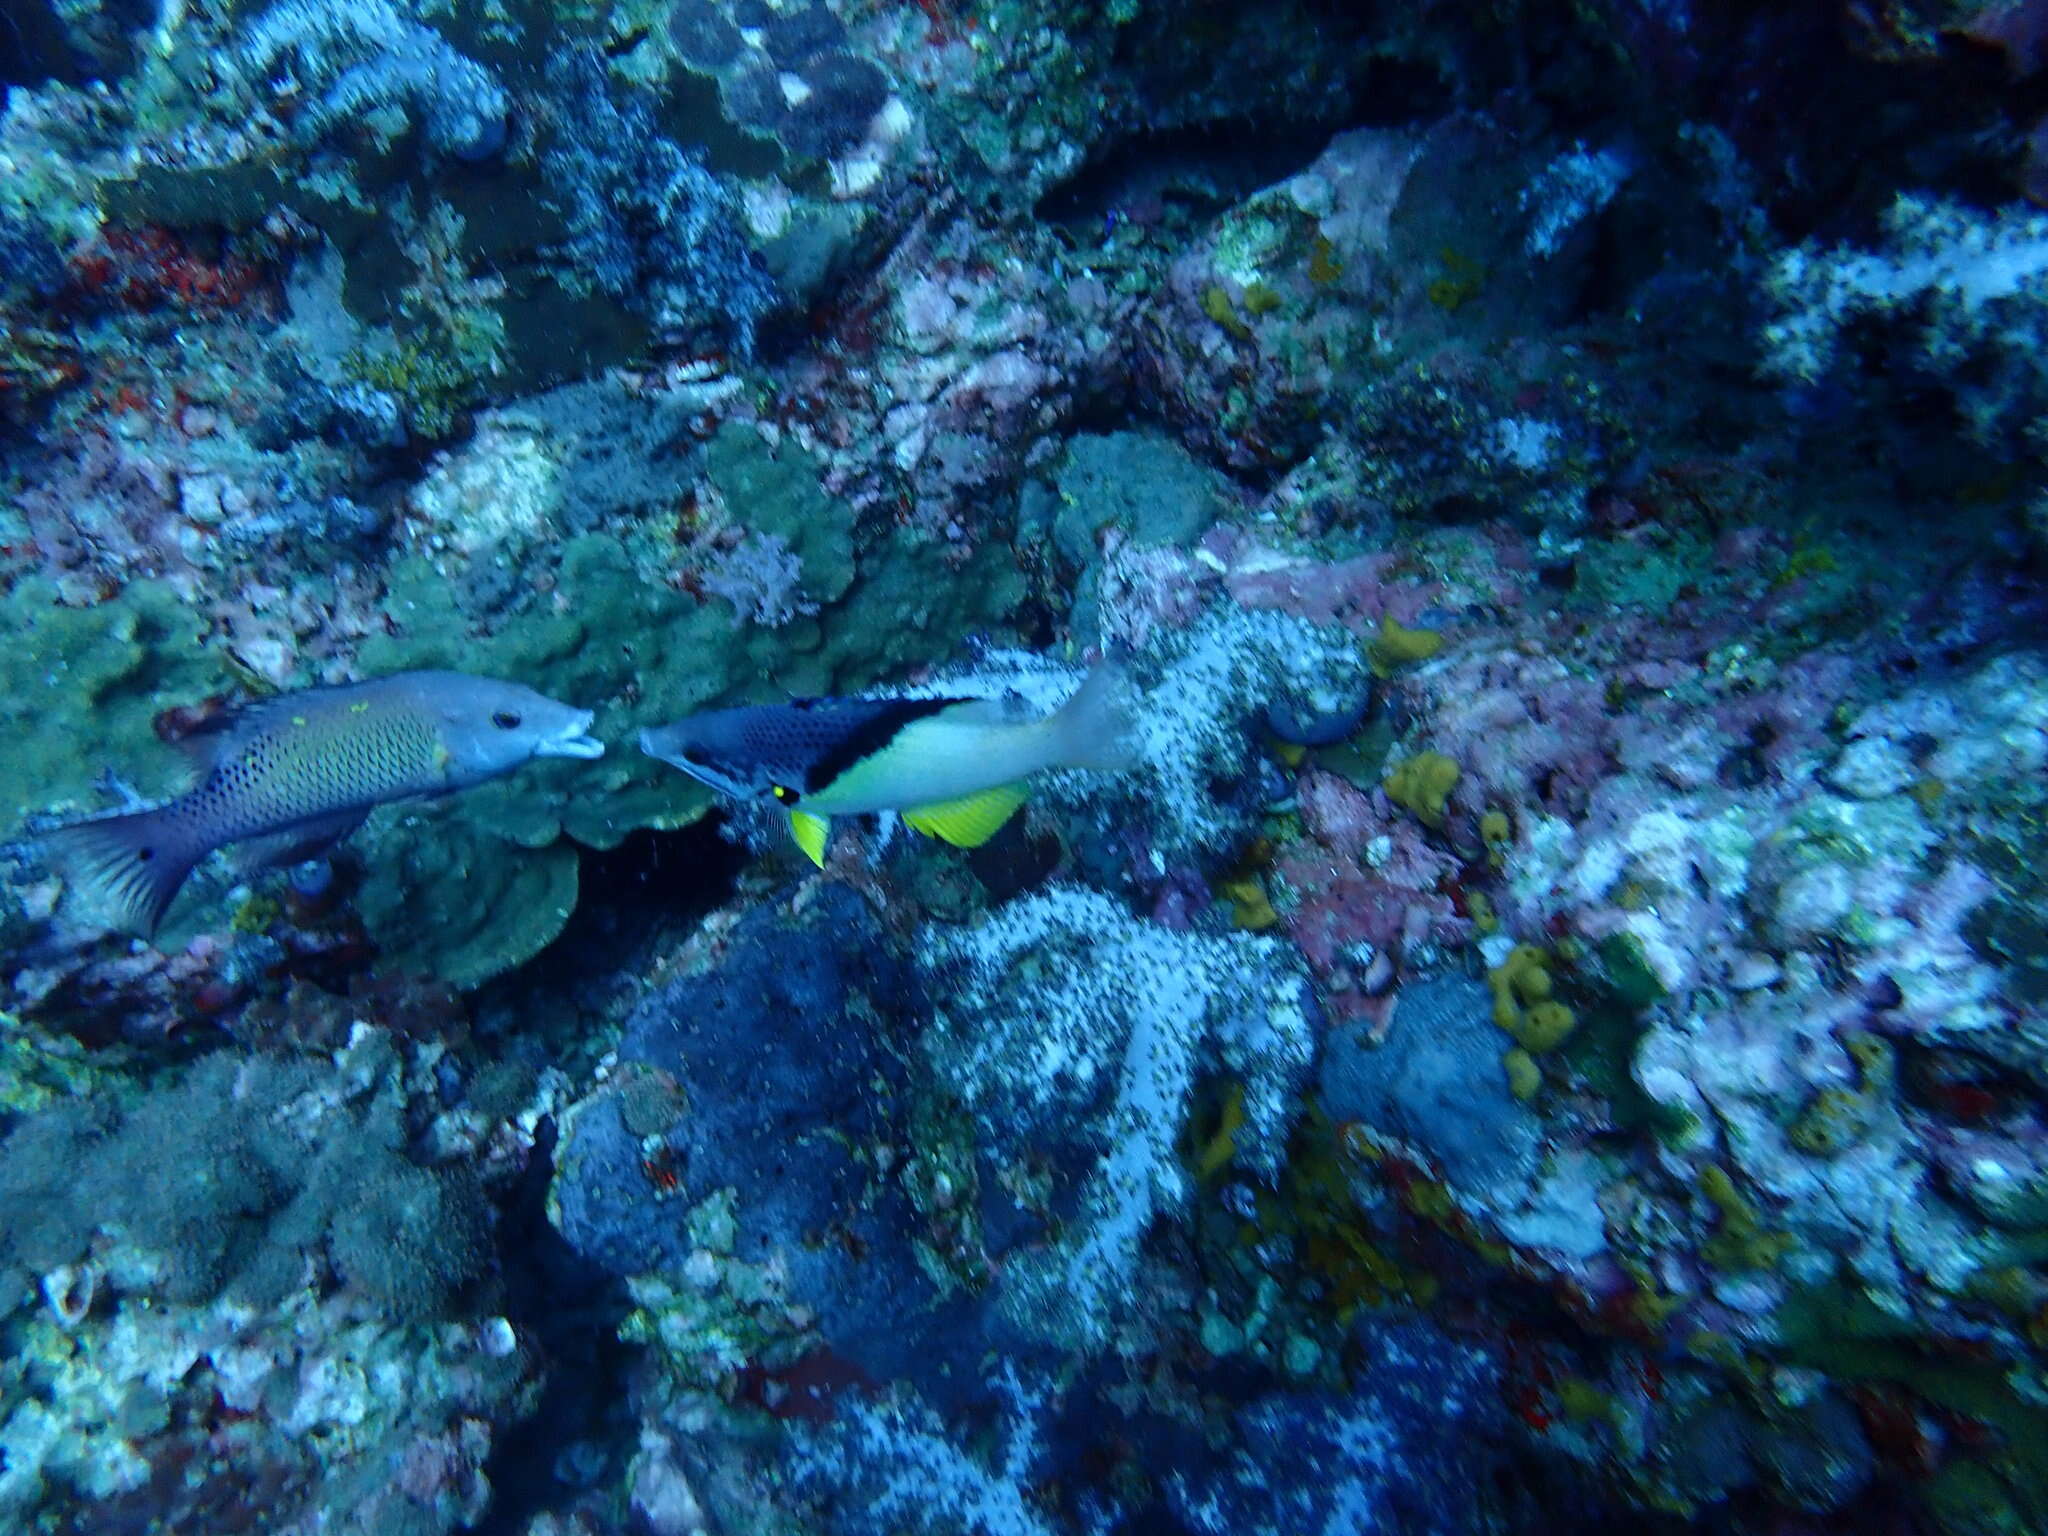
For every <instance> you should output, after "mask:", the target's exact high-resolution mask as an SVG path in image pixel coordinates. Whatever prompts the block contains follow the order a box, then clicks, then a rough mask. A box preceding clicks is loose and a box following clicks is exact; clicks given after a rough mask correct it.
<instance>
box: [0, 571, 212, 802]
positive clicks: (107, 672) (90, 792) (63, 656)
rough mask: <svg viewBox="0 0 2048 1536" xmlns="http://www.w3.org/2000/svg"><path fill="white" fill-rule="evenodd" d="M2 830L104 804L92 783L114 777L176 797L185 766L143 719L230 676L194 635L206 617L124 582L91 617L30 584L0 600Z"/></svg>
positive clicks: (41, 585)
mask: <svg viewBox="0 0 2048 1536" xmlns="http://www.w3.org/2000/svg"><path fill="white" fill-rule="evenodd" d="M0 623H4V626H5V628H6V632H7V635H8V639H9V642H10V643H9V644H8V645H7V646H6V648H5V649H4V651H0V730H4V732H5V735H6V739H7V743H8V746H7V750H6V752H5V753H0V821H4V822H5V824H6V827H7V828H8V829H9V830H12V829H14V828H17V827H19V826H20V824H21V821H22V818H23V817H25V816H28V815H30V814H32V813H35V812H43V811H56V812H63V813H79V812H85V811H90V810H97V809H100V808H102V807H103V805H104V802H103V800H102V799H101V798H100V797H99V796H98V795H96V794H95V792H94V785H95V783H96V782H97V781H98V780H99V779H100V777H101V776H102V775H103V774H106V773H108V772H112V773H113V774H114V775H115V776H116V777H117V778H118V779H120V780H121V782H122V783H124V784H126V785H127V786H129V787H130V788H132V789H134V790H136V791H137V792H138V793H140V794H144V795H148V796H152V797H154V796H162V795H169V794H173V793H176V792H177V791H179V790H181V789H183V788H184V787H185V785H186V782H187V780H188V779H189V778H190V773H189V770H188V769H187V767H186V765H185V762H184V760H183V759H182V758H181V757H180V756H179V754H178V753H176V752H174V751H172V750H170V749H169V748H167V747H165V746H164V744H163V743H162V742H160V741H159V740H158V739H157V736H156V732H155V730H154V729H153V726H152V722H153V721H154V719H155V717H156V714H157V712H158V711H159V710H161V709H163V708H165V707H166V706H168V705H171V704H180V703H190V702H192V701H194V700H196V699H199V698H202V697H204V696H205V695H207V694H209V693H216V692H220V691H223V690H225V689H227V688H228V687H230V686H231V685H232V684H233V682H234V679H233V677H232V676H231V675H230V673H229V672H228V671H227V667H226V661H225V658H224V657H223V656H222V654H221V653H220V652H218V651H214V650H211V649H209V648H208V647H207V646H206V645H205V643H204V642H203V641H202V640H201V638H200V636H201V634H202V633H203V631H204V630H205V628H206V624H205V620H204V619H203V618H202V617H201V616H200V615H198V614H196V613H194V612H192V611H191V610H190V609H188V608H187V607H186V606H185V605H184V604H183V603H182V602H180V601H179V599H178V597H177V595H176V594H175V593H173V592H172V591H171V589H170V588H169V587H168V586H166V585H165V584H164V583H162V582H158V581H137V582H131V583H129V585H128V586H127V587H125V588H124V589H123V590H122V591H121V592H120V594H119V595H118V596H116V597H113V598H110V599H109V600H108V601H106V602H104V603H101V604H98V605H97V606H95V607H91V608H67V607H63V606H61V605H60V604H59V603H58V601H57V590H56V588H55V587H54V586H52V585H51V584H50V583H49V582H47V581H44V580H42V579H40V578H35V579H31V580H27V581H24V582H22V583H20V584H19V585H18V586H16V587H15V589H14V590H13V591H12V592H11V593H10V594H8V596H7V597H6V598H5V599H4V600H0Z"/></svg>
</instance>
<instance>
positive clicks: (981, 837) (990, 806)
mask: <svg viewBox="0 0 2048 1536" xmlns="http://www.w3.org/2000/svg"><path fill="white" fill-rule="evenodd" d="M1028 793H1029V791H1027V790H1026V789H1025V788H1024V786H1023V785H1022V784H998V785H997V786H996V787H995V788H994V789H984V790H978V791H977V792H975V793H974V794H971V795H962V796H961V797H960V798H959V799H957V800H941V801H940V802H939V803H938V804H936V805H915V806H909V807H906V808H905V810H904V812H903V820H904V822H905V823H906V824H907V825H909V826H910V827H912V828H914V829H915V830H917V831H919V832H922V833H924V834H925V835H926V836H927V837H936V838H940V839H942V840H943V841H945V842H949V843H951V844H952V845H953V846H954V847H955V848H979V847H980V846H981V845H982V844H983V843H985V842H987V841H988V840H989V839H990V838H992V837H994V836H995V835H996V833H997V832H999V831H1001V830H1002V826H1003V823H1004V822H1006V821H1008V820H1009V819H1010V818H1011V817H1012V816H1014V815H1016V814H1017V807H1019V806H1020V805H1022V804H1023V803H1024V800H1025V796H1026V795H1027V794H1028Z"/></svg>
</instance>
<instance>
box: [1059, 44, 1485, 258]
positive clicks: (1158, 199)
mask: <svg viewBox="0 0 2048 1536" xmlns="http://www.w3.org/2000/svg"><path fill="white" fill-rule="evenodd" d="M1367 76H1368V77H1367V79H1366V80H1364V81H1362V82H1361V84H1360V88H1359V90H1358V91H1357V93H1356V94H1357V97H1358V99H1359V101H1360V102H1361V103H1362V104H1365V105H1362V106H1361V107H1360V108H1359V109H1356V110H1353V111H1351V112H1348V113H1345V114H1342V115H1341V116H1339V117H1336V118H1329V117H1322V118H1314V119H1298V120H1288V119H1269V118H1226V119H1221V120H1212V121H1208V122H1200V123H1191V124H1188V125H1186V126H1184V127H1179V128H1171V129H1164V130H1160V131H1158V132H1144V133H1137V134H1131V135H1127V136H1125V137H1122V138H1118V139H1114V140H1110V141H1108V142H1105V143H1103V144H1100V145H1098V146H1097V147H1096V152H1095V153H1094V154H1093V155H1091V156H1090V157H1089V159H1088V160H1087V162H1086V163H1085V164H1084V165H1082V167H1081V168H1080V169H1079V170H1078V171H1076V172H1075V173H1074V174H1073V175H1072V176H1069V177H1068V178H1067V179H1066V180H1064V181H1062V182H1060V183H1059V184H1058V185H1056V186H1054V187H1052V188H1051V189H1049V190H1048V191H1047V192H1046V193H1045V195H1044V196H1043V197H1041V198H1040V199H1039V200H1038V206H1037V208H1036V209H1035V210H1034V212H1035V213H1036V215H1037V217H1038V218H1039V219H1041V220H1042V221H1044V222H1046V223H1048V224H1054V225H1058V226H1059V227H1061V228H1063V229H1065V230H1068V231H1069V232H1071V233H1073V234H1075V235H1076V236H1078V237H1079V238H1081V239H1083V240H1087V239H1091V238H1094V237H1096V236H1098V235H1099V234H1100V233H1101V232H1102V231H1103V229H1104V227H1105V225H1106V224H1107V223H1109V222H1110V221H1112V220H1114V219H1117V218H1123V217H1139V218H1142V219H1144V220H1145V221H1146V222H1153V221H1155V220H1156V221H1157V222H1160V223H1162V224H1164V225H1166V226H1167V227H1168V228H1169V229H1172V228H1177V227H1180V226H1183V225H1185V226H1188V227H1192V226H1194V225H1196V224H1199V223H1201V222H1203V221H1206V220H1207V219H1210V218H1213V217H1214V216H1215V215H1217V214H1219V213H1221V212H1223V211H1224V210H1225V209H1226V208H1230V207H1233V206H1235V205H1236V204H1238V203H1240V202H1242V201H1244V199H1245V198H1246V197H1248V196H1250V195H1251V194H1252V193H1254V192H1256V191H1258V190H1259V189H1260V188H1261V187H1269V186H1271V185H1273V184H1274V183H1275V182H1278V181H1281V180H1284V179H1285V178H1286V177H1288V176H1291V175H1293V174H1294V173H1295V172H1297V171H1299V170H1302V169H1303V168H1304V167H1306V166H1308V165H1309V164H1310V163H1312V162H1313V161H1314V160H1315V158H1316V157H1317V156H1318V155H1320V154H1321V153H1322V152H1323V149H1324V147H1325V146H1326V145H1327V144H1328V143H1329V142H1330V140H1331V138H1333V137H1334V136H1335V135H1337V134H1339V133H1343V132H1346V131H1348V130H1350V129H1353V128H1374V127H1388V126H1393V125H1397V124H1400V123H1405V122H1411V121H1428V120H1430V119H1432V118H1434V117H1436V116H1438V115H1440V114H1441V113H1443V112H1444V111H1446V110H1448V109H1449V107H1450V104H1451V93H1450V89H1449V86H1448V85H1447V84H1446V83H1445V81H1444V80H1443V79H1442V78H1441V77H1440V76H1438V75H1436V74H1435V73H1434V72H1432V71H1430V70H1427V69H1424V68H1421V67H1418V66H1414V65H1409V64H1404V63H1400V62H1397V61H1393V60H1382V61H1376V62H1375V63H1374V65H1373V66H1372V68H1371V69H1370V70H1369V71H1368V72H1367Z"/></svg>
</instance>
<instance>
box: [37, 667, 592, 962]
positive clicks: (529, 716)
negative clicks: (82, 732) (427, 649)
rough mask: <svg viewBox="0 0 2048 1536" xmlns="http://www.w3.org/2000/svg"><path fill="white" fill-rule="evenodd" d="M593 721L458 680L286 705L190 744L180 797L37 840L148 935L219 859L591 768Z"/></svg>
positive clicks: (111, 909) (477, 681)
mask: <svg viewBox="0 0 2048 1536" xmlns="http://www.w3.org/2000/svg"><path fill="white" fill-rule="evenodd" d="M590 721H591V715H590V712H589V711H587V710H580V709H574V708H571V707H570V706H569V705H566V704H560V703H557V702H555V701H554V700H553V699H549V698H545V697H543V696H542V695H540V694H538V693H535V692H534V691H533V690H532V689H530V688H526V687H522V686H521V685H519V684H517V683H506V682H500V681H497V680H496V679H492V678H481V677H470V676H467V675H465V674H463V673H459V672H406V673H399V674H397V675H395V676H392V677H385V678H378V679H376V680H375V681H372V682H366V683H351V684H345V685H342V686H340V687H335V688H318V689H312V690H309V691H307V692H304V693H297V694H288V695H285V696H283V697H281V698H277V699H271V700H267V701H265V702H263V703H260V704H256V705H252V706H250V707H249V708H247V709H244V710H241V711H239V712H237V713H235V714H232V715H229V716H227V717H226V718H224V719H223V720H221V721H219V722H217V723H216V724H214V725H212V726H210V727H209V728H208V729H206V730H205V731H204V732H203V733H202V734H200V735H198V736H195V737H192V738H188V740H187V742H186V745H187V747H188V748H190V749H191V750H193V751H194V752H195V754H197V755H198V756H199V759H200V762H201V766H202V768H203V770H204V771H203V776H202V777H201V779H200V781H199V783H198V784H196V785H195V786H194V787H193V788H192V789H191V790H190V791H188V792H187V793H186V794H183V795H181V796H179V797H178V798H177V799H175V800H172V801H169V802H168V803H166V804H164V805H161V806H158V807H156V808H154V809H152V810H146V811H138V812H134V813H131V814H128V815H122V816H110V817H105V818H102V819H100V820H97V821H89V822H83V823H81V824H79V825H77V826H72V827H66V828H62V829H60V830H58V831H56V832H53V833H50V834H49V835H48V839H47V841H48V844H49V847H50V850H51V853H52V856H53V858H54V859H55V860H56V862H57V864H58V866H59V867H60V868H61V869H63V870H64V871H65V872H66V873H67V874H68V875H69V876H70V877H71V879H72V881H73V882H74V883H75V884H76V885H78V886H79V887H81V888H82V889H84V890H85V891H86V892H87V893H88V894H89V895H90V896H91V897H94V898H97V899H98V900H99V901H100V902H102V903H103V904H104V905H105V906H106V907H107V909H108V913H109V915H110V917H111V918H112V919H113V920H114V922H115V923H116V925H117V926H120V927H123V928H127V929H129V930H131V931H133V932H136V933H140V934H144V935H148V934H152V933H154V932H155V931H156V928H157V926H158V924H159V923H160V922H161V921H162V920H163V914H164V912H165V910H166V909H167V908H168V907H169V906H170V903H171V900H172V898H173V897H175V896H176V895H177V893H178V890H179V888H180V887H181V886H182V885H183V884H184V882H185V879H186V877H187V875H189V874H190V873H191V871H192V868H193V866H194V865H196V864H197V863H198V862H199V861H200V860H201V859H203V858H205V857H206V856H207V855H208V854H209V853H211V852H213V850H214V849H216V848H220V847H224V846H226V845H228V844H231V843H243V842H247V841H249V840H253V839H262V840H264V841H265V842H266V843H269V842H272V841H273V840H274V841H275V843H276V845H277V846H278V847H279V848H280V849H282V848H290V849H291V850H292V851H293V852H294V853H295V854H296V855H297V856H301V857H303V856H304V855H305V852H306V851H307V850H308V849H310V848H312V847H317V846H319V845H322V844H325V843H330V842H332V841H334V840H335V839H337V838H339V837H342V836H345V835H346V834H347V833H348V832H350V831H352V830H353V829H354V828H355V827H356V826H357V825H358V824H359V823H360V822H361V821H362V819H363V817H365V816H366V815H368V814H369V812H370V811H371V810H372V809H374V808H375V807H377V806H379V805H384V804H387V803H389V802H391V801H394V800H406V799H414V798H419V797H424V796H431V795H440V794H447V793H449V792H451V791H454V790H458V789H464V788H467V787H469V786H471V785H474V784H481V783H483V782H484V781H485V780H487V779H492V778H496V777H497V776H498V775H499V774H502V773H508V772H510V771H511V770H512V769H514V768H517V767H519V766H520V765H521V764H523V763H525V762H528V761H530V760H531V759H533V758H536V757H581V758H591V757H597V756H599V755H601V754H602V752H603V751H604V748H603V746H602V745H601V744H600V743H598V742H597V741H595V740H594V739H592V738H591V737H590V735H589V734H588V731H589V726H590Z"/></svg>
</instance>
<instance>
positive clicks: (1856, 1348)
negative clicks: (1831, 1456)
mask: <svg viewBox="0 0 2048 1536" xmlns="http://www.w3.org/2000/svg"><path fill="white" fill-rule="evenodd" d="M1773 1321H1774V1323H1775V1325H1776V1328H1777V1330H1778V1336H1779V1340H1780V1343H1779V1346H1778V1348H1777V1349H1775V1350H1774V1351H1773V1352H1772V1353H1773V1355H1774V1356H1775V1357H1776V1358H1779V1359H1782V1360H1784V1361H1786V1362H1788V1363H1790V1364H1793V1365H1800V1366H1805V1367H1808V1368H1809V1369H1812V1370H1817V1371H1820V1372H1822V1373H1823V1374H1825V1375H1827V1376H1829V1377H1830V1378H1832V1379H1833V1380H1835V1381H1837V1382H1841V1383H1884V1384H1889V1385H1891V1386H1894V1387H1898V1388H1902V1389H1904V1390H1905V1391H1907V1392H1909V1393H1911V1394H1913V1395H1914V1396H1915V1397H1918V1398H1921V1399H1923V1400H1924V1401H1926V1402H1928V1403H1932V1404H1934V1405H1935V1406H1937V1407H1939V1408H1943V1409H1946V1410H1947V1411H1948V1412H1950V1413H1952V1414H1956V1415H1960V1416H1961V1417H1962V1418H1964V1419H1965V1420H1967V1421H1970V1422H1973V1423H1976V1424H1980V1425H1988V1426H1989V1427H1990V1428H1991V1429H1992V1430H1993V1431H1995V1432H1996V1433H1995V1437H1994V1439H1993V1444H1992V1447H1991V1448H1990V1449H1988V1450H1986V1451H1985V1452H1984V1453H1983V1454H1982V1455H1981V1456H1974V1457H1973V1456H1967V1455H1965V1456H1958V1457H1955V1458H1953V1459H1951V1460H1950V1462H1949V1463H1948V1465H1947V1466H1946V1467H1945V1468H1944V1469H1943V1472H1942V1473H1941V1474H1939V1475H1937V1477H1936V1478H1935V1480H1934V1482H1933V1484H1931V1485H1930V1486H1929V1488H1928V1494H1927V1497H1928V1503H1929V1505H1930V1506H1931V1508H1932V1509H1933V1510H1934V1511H1935V1512H1936V1513H1937V1514H1938V1515H1939V1516H1940V1517H1941V1518H1942V1524H1941V1527H1940V1528H1941V1529H1942V1530H1944V1531H1951V1532H1959V1533H1960V1532H1973V1533H1974V1532H1979V1531H1983V1532H2006V1531H2010V1532H2020V1531H2040V1530H2048V1407H2044V1406H2043V1405H2042V1404H2041V1403H2039V1402H2037V1401H2032V1400H2030V1399H2029V1398H2028V1397H2026V1396H2023V1395H2022V1394H2021V1393H2020V1392H2019V1391H2017V1390H2015V1387H2014V1384H2013V1382H2012V1380H2011V1375H2010V1371H2009V1369H2008V1368H2006V1367H2002V1366H2001V1365H1999V1364H1998V1363H1997V1362H1995V1361H1988V1360H1981V1359H1970V1358H1968V1356H1969V1354H1970V1352H1971V1351H1972V1350H1974V1349H1975V1348H1976V1347H1977V1346H1976V1345H1975V1343H1974V1342H1972V1341H1957V1342H1956V1343H1955V1344H1954V1345H1953V1346H1951V1347H1952V1348H1953V1350H1954V1354H1953V1355H1952V1356H1945V1355H1944V1354H1943V1353H1942V1352H1941V1346H1942V1343H1943V1341H1942V1340H1940V1339H1933V1338H1928V1337H1926V1336H1925V1335H1923V1334H1920V1333H1917V1332H1915V1330H1914V1327H1913V1325H1912V1324H1910V1323H1906V1322H1903V1321H1901V1320H1900V1319H1897V1318H1894V1317H1892V1316H1890V1315H1888V1314H1887V1313H1885V1312H1883V1311H1881V1310H1880V1309H1879V1308H1878V1307H1877V1306H1876V1305H1875V1304H1874V1303H1873V1302H1871V1301H1870V1299H1869V1298H1868V1297H1867V1296H1865V1295H1864V1294H1863V1293H1862V1291H1860V1290H1859V1289H1857V1288H1856V1287H1855V1286H1854V1285H1852V1284H1849V1283H1847V1282H1845V1281H1841V1280H1837V1281H1835V1282H1834V1283H1832V1284H1830V1285H1826V1286H1821V1287H1815V1288H1812V1289H1806V1290H1800V1291H1795V1292H1793V1293H1792V1294H1791V1295H1789V1296H1787V1297H1786V1299H1785V1301H1784V1302H1783V1303H1782V1304H1781V1305H1780V1306H1779V1307H1778V1309H1777V1311H1776V1312H1775V1313H1774V1314H1773Z"/></svg>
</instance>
